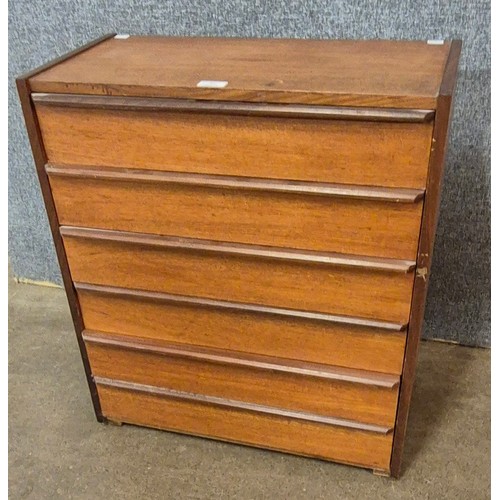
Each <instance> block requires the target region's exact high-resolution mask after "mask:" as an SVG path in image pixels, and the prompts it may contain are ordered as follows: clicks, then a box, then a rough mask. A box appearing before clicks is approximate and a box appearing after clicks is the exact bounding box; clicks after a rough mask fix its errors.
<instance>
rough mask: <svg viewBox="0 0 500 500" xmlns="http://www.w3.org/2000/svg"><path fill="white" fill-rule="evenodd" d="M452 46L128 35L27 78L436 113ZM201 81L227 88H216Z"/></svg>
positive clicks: (87, 89) (72, 88)
mask: <svg viewBox="0 0 500 500" xmlns="http://www.w3.org/2000/svg"><path fill="white" fill-rule="evenodd" d="M449 47H450V45H449V43H448V42H445V43H444V44H443V45H429V44H427V43H426V42H425V41H418V42H415V41H411V42H407V41H388V40H365V41H359V40H357V41H354V40H286V39H281V40H279V39H274V40H271V39H237V38H229V39H228V38H214V37H211V38H192V37H190V38H183V37H179V38H175V37H140V36H131V37H130V38H128V39H126V40H118V39H112V40H109V41H106V42H103V43H101V44H99V45H98V46H96V47H95V48H94V49H92V50H90V51H87V52H85V53H83V54H82V55H80V56H79V57H78V58H73V59H71V60H69V61H67V62H65V63H63V64H60V65H58V66H56V67H54V68H52V69H49V70H47V71H45V72H44V73H42V74H40V75H37V76H36V77H34V78H33V79H32V80H31V81H30V84H31V86H32V88H33V90H34V91H35V92H61V93H77V94H78V93H82V94H105V95H135V96H151V95H155V96H165V97H174V98H179V97H180V98H188V99H209V100H221V99H222V100H237V101H254V102H288V103H294V104H297V103H306V104H311V103H312V104H333V105H341V106H381V107H395V108H398V107H402V108H408V107H409V108H424V109H427V108H433V107H434V106H435V103H436V96H437V93H438V90H439V85H440V82H441V77H442V73H443V69H444V64H445V61H446V57H447V55H448V52H449ZM200 80H219V81H227V82H228V84H227V86H226V87H225V88H222V89H207V88H201V87H197V84H198V82H199V81H200Z"/></svg>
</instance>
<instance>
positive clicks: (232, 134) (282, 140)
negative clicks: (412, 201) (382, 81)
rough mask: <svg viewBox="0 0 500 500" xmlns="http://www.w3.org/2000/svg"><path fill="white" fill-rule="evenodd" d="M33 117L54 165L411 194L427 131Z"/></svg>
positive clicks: (310, 123) (137, 115)
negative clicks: (302, 182) (406, 190)
mask: <svg viewBox="0 0 500 500" xmlns="http://www.w3.org/2000/svg"><path fill="white" fill-rule="evenodd" d="M110 99H111V100H112V98H108V100H107V102H109V101H110ZM80 100H81V99H80ZM129 103H130V106H131V107H132V108H133V107H134V104H133V103H134V101H133V100H130V101H129ZM125 105H126V103H125ZM125 105H124V106H123V107H125ZM285 108H286V106H285ZM318 109H320V110H321V107H318ZM36 113H37V117H38V121H39V124H40V128H41V132H42V136H43V141H44V146H45V151H46V153H47V156H48V159H49V161H50V162H52V163H61V164H75V165H108V166H111V167H127V168H138V169H154V170H168V171H178V172H194V173H208V174H224V175H235V176H249V177H264V178H273V179H295V180H309V181H322V182H338V183H345V184H360V185H373V186H391V187H409V188H424V187H425V185H426V177H427V168H428V162H429V154H430V145H431V136H432V129H433V123H432V122H425V123H390V122H380V121H379V122H370V121H347V120H329V119H321V120H320V119H298V118H286V119H285V118H277V117H255V116H225V115H206V114H197V113H179V112H169V111H157V110H154V111H148V110H138V111H137V110H134V109H129V110H124V109H123V110H113V109H89V108H87V109H79V108H75V107H64V106H60V105H52V104H50V105H49V104H44V103H37V104H36Z"/></svg>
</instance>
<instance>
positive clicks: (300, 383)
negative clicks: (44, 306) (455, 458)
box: [86, 339, 398, 430]
mask: <svg viewBox="0 0 500 500" xmlns="http://www.w3.org/2000/svg"><path fill="white" fill-rule="evenodd" d="M86 345H87V350H88V353H89V358H90V364H91V367H92V373H93V374H94V376H97V377H105V378H111V379H117V380H125V381H128V382H134V383H138V384H146V385H153V386H158V387H164V388H168V389H172V390H176V391H182V392H188V393H196V394H204V395H208V396H215V397H220V398H224V399H230V400H241V401H245V402H249V403H255V404H259V405H265V406H272V407H278V408H284V409H289V410H297V411H304V412H308V413H314V414H318V415H323V416H329V417H338V418H343V419H349V420H354V421H358V422H364V423H368V424H376V425H380V426H385V427H387V428H388V429H390V430H392V428H393V426H394V420H395V416H396V404H397V399H398V386H396V387H394V388H392V389H389V388H381V387H376V386H373V385H366V384H360V383H352V382H343V381H339V380H334V379H332V378H330V379H327V378H323V377H314V376H307V375H300V374H297V373H291V370H290V372H285V371H278V370H265V369H259V368H254V367H252V366H251V365H250V363H249V365H248V366H243V365H241V364H240V365H238V364H236V363H229V362H225V363H221V362H213V361H209V360H207V361H204V360H203V359H202V357H198V358H193V357H190V358H188V357H186V356H180V355H172V354H156V353H151V352H144V351H143V350H142V351H141V350H139V349H132V348H122V347H117V346H112V345H103V344H100V343H97V342H94V341H92V340H89V339H86ZM174 352H175V351H174ZM221 352H222V353H224V354H225V356H226V357H227V358H230V357H231V352H230V351H229V352H228V351H221ZM249 361H251V358H250V359H249ZM316 369H317V370H318V371H319V370H320V369H321V368H320V367H319V368H316Z"/></svg>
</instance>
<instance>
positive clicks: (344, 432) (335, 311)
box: [17, 35, 460, 476]
mask: <svg viewBox="0 0 500 500" xmlns="http://www.w3.org/2000/svg"><path fill="white" fill-rule="evenodd" d="M459 52H460V42H390V41H364V42H353V41H299V40H236V39H199V38H198V39H197V38H193V39H190V38H184V39H182V38H159V37H127V36H117V37H114V36H113V35H109V36H107V37H103V38H102V39H100V40H97V41H95V42H93V43H91V44H89V45H88V46H85V47H82V48H81V49H79V50H77V51H75V52H73V53H71V54H68V55H67V56H64V57H63V58H60V59H59V60H56V61H54V62H52V63H50V64H48V65H47V66H45V67H42V68H39V69H37V70H35V71H33V72H31V73H30V74H28V75H25V76H24V77H21V78H20V79H18V82H17V83H18V90H19V93H20V97H21V103H22V106H23V111H24V115H25V120H26V125H27V129H28V132H29V136H30V140H31V145H32V149H33V153H34V157H35V162H36V166H37V172H38V175H39V179H40V184H41V188H42V193H43V196H44V200H45V203H46V207H47V212H48V216H49V220H50V225H51V229H52V232H53V237H54V241H55V245H56V249H57V254H58V258H59V263H60V266H61V270H62V275H63V279H64V285H65V288H66V292H67V294H68V298H69V302H70V306H71V312H72V315H73V320H74V324H75V329H76V333H77V338H78V342H79V346H80V350H81V353H82V357H83V361H84V365H85V370H86V373H87V378H88V382H89V386H90V390H91V395H92V399H93V403H94V407H95V411H96V415H97V418H98V419H99V420H100V421H108V420H109V421H114V422H126V423H132V424H139V425H145V426H150V427H156V428H161V429H167V430H172V431H179V432H184V433H189V434H195V435H200V436H207V437H213V438H217V439H222V440H227V441H232V442H236V443H244V444H249V445H254V446H260V447H265V448H270V449H275V450H281V451H286V452H291V453H297V454H302V455H307V456H312V457H320V458H323V459H328V460H333V461H338V462H343V463H348V464H353V465H358V466H362V467H366V468H370V469H374V470H375V471H378V472H380V473H383V474H392V475H394V476H397V475H399V472H400V465H401V456H402V447H403V440H404V434H405V428H406V422H407V417H408V411H409V403H410V397H411V391H412V385H413V381H414V377H415V366H416V357H417V349H418V342H419V336H420V329H421V324H422V319H423V311H424V303H425V294H426V288H427V283H428V276H429V268H430V262H431V254H432V246H433V240H434V234H435V228H436V223H437V213H438V206H439V193H440V185H441V179H442V174H443V164H444V156H445V148H446V138H447V130H448V125H449V120H450V114H451V103H452V94H453V88H454V83H455V78H456V71H457V64H458V57H459Z"/></svg>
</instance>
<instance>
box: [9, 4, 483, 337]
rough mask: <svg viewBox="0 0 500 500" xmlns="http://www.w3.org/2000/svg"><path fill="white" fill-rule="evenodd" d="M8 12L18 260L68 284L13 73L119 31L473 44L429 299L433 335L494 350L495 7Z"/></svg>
mask: <svg viewBox="0 0 500 500" xmlns="http://www.w3.org/2000/svg"><path fill="white" fill-rule="evenodd" d="M9 3H10V10H9V59H10V62H9V77H10V78H9V135H10V141H9V210H10V213H9V249H10V251H9V254H10V255H9V259H10V263H11V266H12V268H13V271H14V273H15V275H16V276H17V277H21V278H27V279H31V280H47V281H55V282H60V276H59V270H58V267H57V263H56V259H55V254H54V250H53V246H52V242H51V238H50V234H49V229H48V223H47V220H46V216H45V213H44V209H43V205H42V201H41V196H40V191H39V188H38V185H37V180H36V178H35V170H34V166H33V161H32V158H31V153H30V149H29V145H28V141H27V136H26V133H25V131H24V128H23V123H22V119H21V113H20V106H19V103H18V100H17V95H16V92H15V88H14V82H13V79H14V77H15V76H16V75H19V74H20V73H22V72H24V71H27V70H29V69H32V68H33V67H35V66H37V65H40V64H42V63H44V62H46V61H48V60H49V59H52V58H54V57H55V56H58V55H60V54H63V53H64V52H66V51H68V50H71V49H73V48H75V47H77V46H79V45H81V44H84V43H86V42H88V41H89V40H91V39H93V38H97V37H98V36H101V35H102V34H104V33H107V32H110V31H116V32H119V33H131V34H164V35H186V36H187V35H200V36H201V35H207V36H210V35H211V36H214V35H218V36H247V37H264V36H265V37H290V38H393V39H399V38H408V39H429V38H432V39H436V38H447V39H449V38H461V39H462V40H463V42H464V45H463V53H462V59H461V63H460V74H459V83H458V92H457V96H456V104H455V119H454V123H453V130H452V134H451V144H450V148H449V155H448V162H447V167H446V178H445V184H444V193H443V200H442V204H441V219H440V223H439V229H438V236H437V242H436V249H435V259H434V263H433V270H432V277H431V285H430V292H429V297H428V305H427V313H426V327H425V332H424V335H425V336H426V337H428V338H441V339H448V340H452V341H457V342H460V343H463V344H468V345H482V346H487V345H489V344H490V5H489V1H478V0H476V1H474V0H455V1H453V2H452V1H444V0H436V1H431V0H421V1H419V0H399V1H396V0H393V1H390V0H380V1H374V0H357V1H356V0H352V1H341V0H331V1H328V0H318V1H315V0H293V1H289V0H276V1H265V0H261V1H258V0H256V1H249V2H244V1H239V0H229V1H228V0H192V1H184V2H183V1H180V0H179V1H177V0H164V1H161V0H119V1H102V0H101V1H99V0H85V1H84V0H78V1H77V0H73V1H70V0H68V1H63V0H46V1H45V2H40V1H36V0H16V1H11V2H9Z"/></svg>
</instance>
